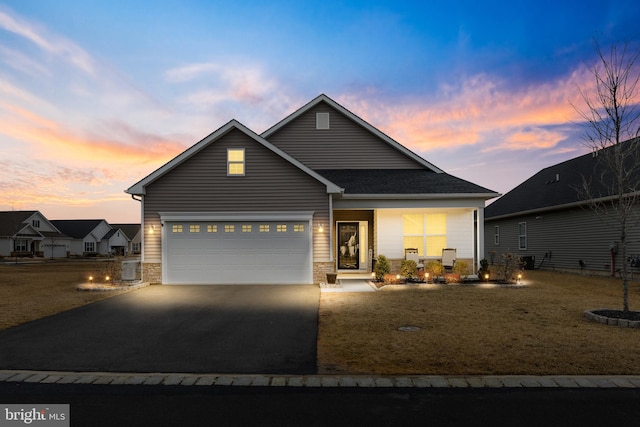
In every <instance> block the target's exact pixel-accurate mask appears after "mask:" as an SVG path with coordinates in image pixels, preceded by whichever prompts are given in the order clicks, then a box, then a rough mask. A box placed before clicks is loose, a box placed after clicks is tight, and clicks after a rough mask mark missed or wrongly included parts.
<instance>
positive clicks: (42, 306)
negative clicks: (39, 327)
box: [0, 258, 122, 330]
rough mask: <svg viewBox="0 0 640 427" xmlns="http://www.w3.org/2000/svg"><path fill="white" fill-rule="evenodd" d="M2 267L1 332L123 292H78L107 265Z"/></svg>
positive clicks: (62, 263)
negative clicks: (79, 288) (81, 286)
mask: <svg viewBox="0 0 640 427" xmlns="http://www.w3.org/2000/svg"><path fill="white" fill-rule="evenodd" d="M3 261H4V262H6V264H1V265H0V330H1V329H6V328H10V327H12V326H15V325H19V324H20V323H25V322H28V321H31V320H36V319H40V318H42V317H45V316H50V315H52V314H56V313H59V312H61V311H66V310H69V309H72V308H75V307H79V306H81V305H85V304H88V303H91V302H94V301H98V300H101V299H104V298H108V297H109V296H112V295H115V294H117V293H121V292H122V291H109V292H87V291H77V290H76V289H75V288H76V286H78V285H79V284H80V283H82V282H86V281H87V278H88V277H89V276H90V275H94V276H95V275H97V274H99V273H101V272H103V271H105V268H106V264H105V262H104V261H102V262H101V261H93V260H90V261H87V260H77V261H44V262H38V263H29V264H17V265H15V264H13V263H12V262H11V260H9V259H6V258H5V259H4V260H3Z"/></svg>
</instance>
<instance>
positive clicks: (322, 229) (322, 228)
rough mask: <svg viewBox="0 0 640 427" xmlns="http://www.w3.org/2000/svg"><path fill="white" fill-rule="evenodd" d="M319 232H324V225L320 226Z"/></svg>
mask: <svg viewBox="0 0 640 427" xmlns="http://www.w3.org/2000/svg"><path fill="white" fill-rule="evenodd" d="M318 233H324V227H323V226H322V224H320V225H319V226H318Z"/></svg>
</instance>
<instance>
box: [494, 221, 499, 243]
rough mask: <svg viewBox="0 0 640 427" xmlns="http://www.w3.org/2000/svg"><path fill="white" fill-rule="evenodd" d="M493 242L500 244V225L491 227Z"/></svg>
mask: <svg viewBox="0 0 640 427" xmlns="http://www.w3.org/2000/svg"><path fill="white" fill-rule="evenodd" d="M493 244H494V245H496V246H498V245H499V244H500V226H499V225H496V226H494V227H493Z"/></svg>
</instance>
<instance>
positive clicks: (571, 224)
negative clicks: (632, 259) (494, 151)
mask: <svg viewBox="0 0 640 427" xmlns="http://www.w3.org/2000/svg"><path fill="white" fill-rule="evenodd" d="M520 222H526V223H527V249H526V250H518V223H520ZM496 225H498V226H500V244H499V245H497V246H496V245H495V244H494V226H496ZM619 239H620V234H619V232H618V231H616V230H615V228H614V227H613V226H612V224H610V223H605V222H604V221H603V220H601V219H600V218H599V217H597V216H596V215H595V214H594V213H593V212H592V211H591V210H588V209H581V208H575V209H566V210H557V211H548V212H545V213H539V214H537V215H527V216H520V217H512V218H508V219H499V220H490V219H488V220H486V221H485V256H486V257H487V259H489V257H490V254H491V251H495V253H496V259H499V256H500V254H502V253H505V252H515V253H517V254H519V255H520V256H535V258H536V267H538V266H539V265H540V263H541V262H542V260H543V258H544V256H545V253H546V254H550V255H551V256H550V257H548V258H547V259H546V260H545V261H544V263H543V264H542V268H543V269H544V268H556V269H563V270H580V263H579V261H580V260H582V261H583V262H584V263H585V265H586V269H587V270H593V271H602V272H607V271H610V268H611V256H610V252H609V245H610V244H611V242H619ZM627 247H628V253H629V254H640V229H639V228H637V227H636V228H634V229H632V230H631V231H630V233H629V235H628V236H627ZM619 252H620V251H619ZM621 262H622V257H621V255H620V253H618V255H617V256H616V258H615V265H616V268H619V267H620V266H621Z"/></svg>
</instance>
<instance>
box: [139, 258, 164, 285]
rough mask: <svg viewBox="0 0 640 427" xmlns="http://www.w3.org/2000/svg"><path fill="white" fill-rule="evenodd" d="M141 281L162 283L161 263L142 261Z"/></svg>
mask: <svg viewBox="0 0 640 427" xmlns="http://www.w3.org/2000/svg"><path fill="white" fill-rule="evenodd" d="M142 281H144V282H146V283H157V284H160V283H162V264H160V263H155V262H144V263H142Z"/></svg>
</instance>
